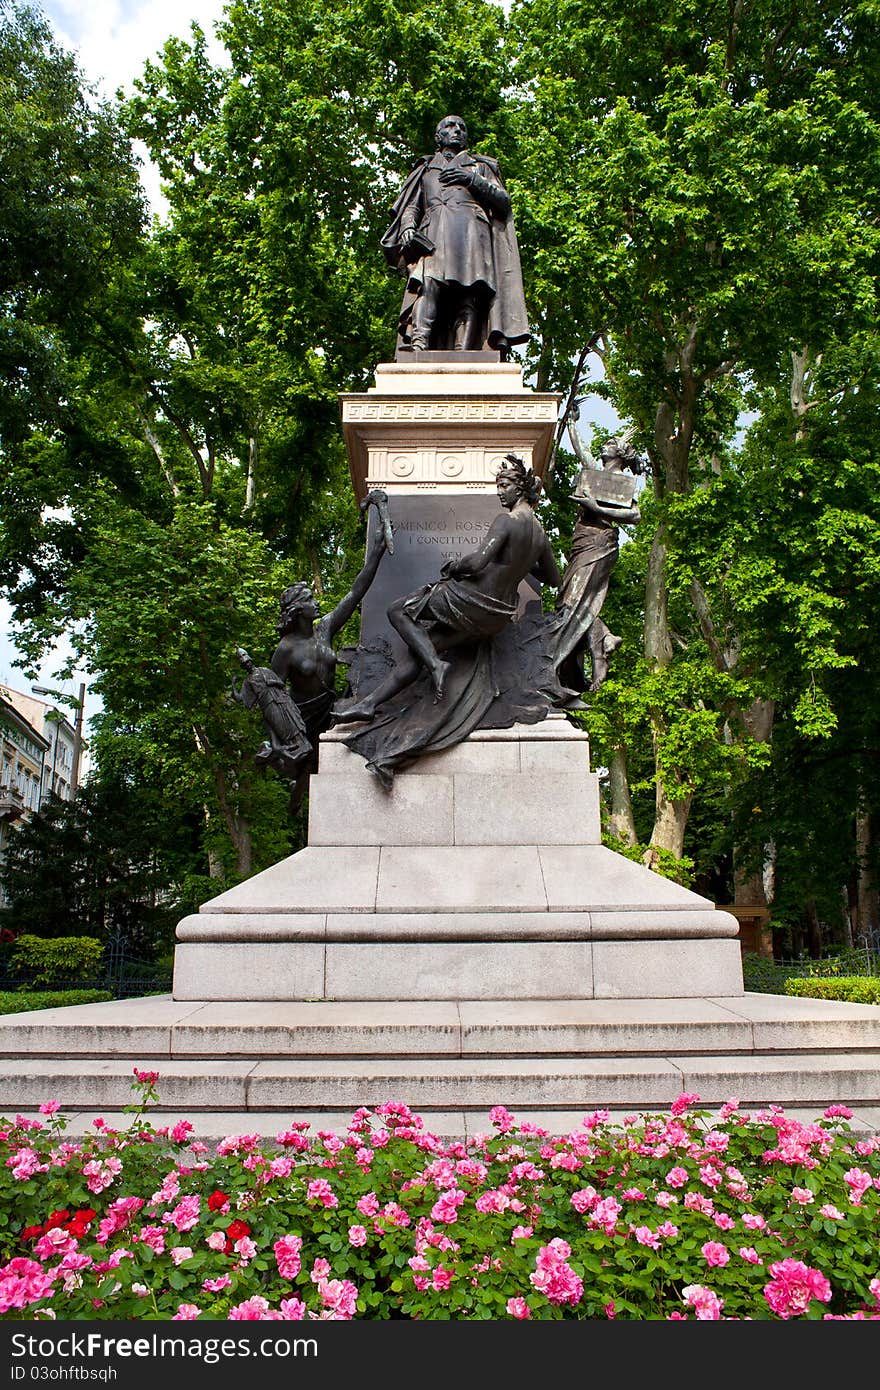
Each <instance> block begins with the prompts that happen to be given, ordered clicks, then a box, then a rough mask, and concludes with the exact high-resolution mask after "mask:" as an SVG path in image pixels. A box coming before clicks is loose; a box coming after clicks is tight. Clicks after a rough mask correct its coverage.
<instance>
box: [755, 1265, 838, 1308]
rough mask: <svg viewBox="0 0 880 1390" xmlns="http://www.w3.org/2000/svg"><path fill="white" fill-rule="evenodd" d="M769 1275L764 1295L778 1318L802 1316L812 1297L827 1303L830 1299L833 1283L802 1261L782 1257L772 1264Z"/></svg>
mask: <svg viewBox="0 0 880 1390" xmlns="http://www.w3.org/2000/svg"><path fill="white" fill-rule="evenodd" d="M770 1274H771V1276H772V1278H771V1282H770V1283H769V1284H765V1285H764V1297H765V1298H766V1300H767V1302H768V1303H769V1305H770V1307H771V1309H772V1310H773V1312H774V1313H775V1314H776V1316H777V1317H778V1318H783V1319H788V1318H793V1317H800V1315H801V1313H805V1312H806V1311H807V1308H808V1307H809V1304H810V1302H811V1301H812V1299H816V1300H817V1302H819V1303H827V1302H828V1301H829V1300H830V1298H831V1285H830V1284H829V1282H828V1280H827V1279H826V1278H825V1275H824V1274H822V1273H821V1271H820V1270H818V1269H810V1268H809V1266H808V1265H805V1264H804V1263H803V1262H802V1261H801V1260H793V1259H787V1260H779V1261H777V1263H776V1264H772V1265H771V1266H770Z"/></svg>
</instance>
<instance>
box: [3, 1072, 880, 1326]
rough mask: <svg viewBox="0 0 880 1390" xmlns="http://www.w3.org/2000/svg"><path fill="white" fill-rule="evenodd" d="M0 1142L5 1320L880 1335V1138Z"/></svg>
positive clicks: (503, 1129)
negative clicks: (511, 1322)
mask: <svg viewBox="0 0 880 1390" xmlns="http://www.w3.org/2000/svg"><path fill="white" fill-rule="evenodd" d="M135 1076H136V1080H135V1085H136V1087H137V1089H138V1091H139V1092H140V1097H141V1099H140V1102H139V1103H138V1105H136V1106H133V1107H131V1109H132V1110H133V1112H134V1118H133V1121H132V1124H131V1128H130V1129H126V1130H124V1131H115V1130H113V1129H111V1128H109V1127H108V1126H107V1125H105V1124H104V1122H103V1121H101V1120H97V1121H95V1132H94V1133H93V1134H90V1135H89V1136H87V1137H86V1138H84V1139H82V1140H78V1141H73V1140H69V1139H68V1138H67V1137H66V1134H65V1129H66V1121H65V1119H64V1117H63V1116H61V1115H60V1114H59V1113H58V1105H57V1102H54V1101H48V1102H46V1103H45V1104H44V1105H43V1106H41V1111H42V1113H43V1116H44V1120H43V1121H42V1122H37V1121H33V1120H27V1119H24V1118H22V1117H20V1116H18V1117H16V1119H15V1121H14V1122H10V1121H4V1122H2V1130H0V1150H2V1157H3V1166H2V1170H0V1171H2V1179H0V1181H2V1184H3V1207H2V1210H0V1261H2V1267H0V1313H2V1314H4V1315H5V1316H7V1317H12V1318H21V1317H27V1318H36V1317H41V1316H42V1317H59V1318H65V1319H72V1318H76V1319H88V1318H101V1319H107V1318H126V1319H128V1318H138V1319H172V1320H187V1319H197V1318H198V1319H203V1320H204V1319H216V1318H223V1319H231V1320H243V1319H246V1320H256V1319H292V1320H301V1319H315V1318H317V1319H334V1320H340V1319H348V1318H353V1317H359V1318H374V1319H384V1318H400V1317H404V1318H411V1319H490V1318H502V1319H503V1318H514V1319H525V1318H533V1319H553V1318H629V1319H663V1318H671V1319H689V1318H690V1319H697V1320H709V1319H712V1320H714V1319H719V1318H720V1319H726V1318H754V1319H785V1320H787V1319H791V1318H807V1319H816V1318H857V1319H862V1318H877V1317H880V1255H878V1234H880V1220H878V1213H880V1138H871V1139H863V1138H858V1137H856V1136H854V1135H853V1134H852V1133H851V1132H850V1129H849V1125H848V1123H847V1120H848V1118H849V1116H850V1112H849V1111H848V1110H847V1109H846V1107H844V1106H831V1107H830V1108H829V1109H828V1110H826V1111H825V1114H824V1116H823V1117H822V1118H821V1119H819V1120H817V1121H816V1122H815V1123H813V1124H807V1125H804V1124H801V1123H799V1122H798V1121H797V1120H795V1119H794V1118H790V1117H787V1116H786V1115H785V1114H784V1113H783V1111H782V1110H781V1109H779V1108H777V1107H772V1108H771V1109H770V1110H766V1111H760V1112H758V1113H757V1114H755V1115H753V1116H749V1115H747V1114H744V1113H741V1112H740V1110H739V1106H738V1102H736V1101H735V1100H731V1101H729V1102H728V1103H727V1104H726V1105H724V1106H723V1107H722V1109H721V1112H720V1115H719V1116H718V1117H717V1118H716V1119H715V1120H714V1121H713V1119H711V1118H710V1116H709V1114H708V1113H707V1112H704V1111H700V1110H697V1109H695V1108H694V1107H695V1106H696V1105H697V1104H698V1102H699V1097H697V1096H688V1095H683V1096H680V1097H679V1099H678V1100H677V1101H676V1102H675V1103H674V1104H673V1106H672V1107H671V1111H670V1113H669V1114H666V1115H654V1116H649V1117H642V1118H636V1117H632V1116H629V1117H627V1118H626V1119H624V1121H623V1122H622V1123H620V1124H617V1123H611V1121H610V1120H609V1117H608V1115H607V1112H602V1111H597V1112H594V1113H592V1114H589V1115H586V1116H585V1117H584V1120H583V1122H582V1124H581V1126H580V1127H579V1128H578V1129H576V1130H575V1131H574V1132H572V1133H571V1134H568V1135H565V1136H562V1137H553V1136H551V1135H550V1134H548V1133H547V1132H546V1131H544V1130H540V1129H538V1128H537V1127H535V1126H532V1125H529V1124H517V1122H516V1120H515V1118H514V1117H513V1116H512V1115H511V1114H509V1112H508V1111H507V1110H506V1109H505V1108H504V1107H503V1106H496V1107H495V1108H494V1109H493V1110H492V1112H491V1114H490V1117H489V1118H490V1122H491V1125H492V1132H491V1133H488V1134H486V1135H478V1136H476V1137H474V1138H473V1139H471V1140H469V1141H468V1142H467V1143H462V1142H457V1141H450V1140H443V1139H440V1138H438V1137H436V1136H434V1135H432V1134H431V1133H430V1131H429V1130H428V1129H427V1128H426V1127H425V1126H424V1124H423V1122H422V1120H421V1119H420V1118H419V1117H418V1116H414V1115H413V1114H411V1112H410V1111H409V1110H408V1109H407V1107H406V1106H405V1105H401V1104H397V1103H394V1102H389V1103H388V1104H386V1105H379V1106H376V1107H375V1109H374V1110H372V1111H369V1110H366V1109H361V1110H358V1111H356V1113H355V1114H354V1116H353V1117H352V1119H351V1121H350V1123H349V1127H348V1132H347V1134H346V1135H345V1136H344V1137H342V1136H336V1135H334V1134H332V1133H330V1132H328V1131H319V1132H318V1133H317V1134H314V1135H309V1134H307V1130H308V1128H309V1127H308V1125H307V1124H305V1123H291V1124H289V1125H287V1127H286V1128H285V1129H284V1130H283V1131H282V1132H281V1133H280V1134H279V1135H278V1136H277V1140H276V1142H275V1143H274V1144H273V1143H271V1142H267V1141H266V1140H263V1139H261V1138H260V1137H259V1136H257V1135H253V1134H250V1135H249V1134H239V1135H230V1136H229V1137H228V1138H226V1139H223V1140H222V1141H221V1142H220V1143H219V1144H218V1145H217V1146H216V1148H215V1149H214V1150H210V1149H209V1148H208V1147H207V1146H206V1145H205V1144H202V1143H193V1142H191V1141H190V1134H191V1133H192V1130H193V1126H192V1125H191V1124H190V1123H189V1122H188V1121H185V1120H184V1121H181V1122H180V1123H179V1124H177V1125H175V1126H174V1128H173V1129H171V1130H170V1131H169V1130H168V1129H167V1128H166V1129H154V1128H153V1127H152V1126H151V1125H150V1124H149V1123H148V1122H147V1121H146V1119H145V1117H144V1109H145V1106H146V1104H147V1103H148V1102H149V1101H151V1100H153V1099H155V1094H156V1093H155V1084H156V1079H157V1078H156V1076H155V1073H149V1072H136V1074H135Z"/></svg>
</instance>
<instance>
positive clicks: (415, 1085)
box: [0, 994, 880, 1138]
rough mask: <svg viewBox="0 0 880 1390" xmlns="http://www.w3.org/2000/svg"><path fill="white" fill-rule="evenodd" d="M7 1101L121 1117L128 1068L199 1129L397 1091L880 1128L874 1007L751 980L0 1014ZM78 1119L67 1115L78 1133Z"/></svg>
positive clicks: (549, 1119)
mask: <svg viewBox="0 0 880 1390" xmlns="http://www.w3.org/2000/svg"><path fill="white" fill-rule="evenodd" d="M0 1053H2V1055H3V1065H2V1068H0V1072H2V1075H0V1112H2V1113H4V1114H7V1115H9V1114H12V1113H14V1112H16V1111H20V1112H22V1113H28V1112H31V1113H32V1112H34V1111H35V1110H36V1108H37V1106H38V1105H39V1103H40V1101H42V1100H45V1099H49V1098H52V1099H58V1100H60V1101H61V1104H62V1107H63V1109H64V1110H65V1112H67V1113H70V1112H71V1111H72V1112H75V1114H76V1115H77V1118H78V1121H79V1127H80V1128H82V1127H85V1126H87V1125H88V1123H89V1121H90V1119H91V1117H93V1116H94V1115H96V1114H100V1115H102V1116H103V1117H104V1118H105V1119H106V1120H107V1121H108V1122H110V1123H113V1122H117V1121H118V1122H120V1123H121V1124H123V1125H124V1124H125V1122H126V1120H125V1117H124V1116H123V1115H122V1113H121V1112H122V1107H123V1106H124V1105H126V1104H127V1103H128V1102H129V1101H130V1099H131V1089H130V1083H131V1077H132V1070H133V1068H134V1067H135V1066H137V1067H146V1068H148V1069H151V1070H156V1071H158V1073H159V1093H160V1106H159V1108H158V1111H156V1112H154V1113H155V1114H156V1117H157V1118H156V1122H157V1123H165V1122H167V1121H168V1120H169V1119H172V1118H173V1119H176V1118H180V1117H184V1116H185V1117H188V1118H190V1119H191V1120H193V1122H194V1124H195V1126H196V1133H197V1134H198V1135H200V1136H202V1137H205V1138H212V1137H217V1136H219V1135H221V1134H225V1133H232V1132H241V1131H248V1132H261V1133H265V1134H267V1135H272V1134H275V1133H277V1132H278V1130H279V1129H281V1128H283V1127H284V1121H285V1120H286V1119H290V1118H300V1119H309V1120H310V1121H311V1122H313V1123H314V1124H316V1125H318V1126H319V1127H323V1128H334V1127H335V1128H340V1129H344V1127H345V1124H346V1122H347V1120H348V1118H349V1117H350V1115H351V1114H352V1112H353V1111H354V1110H355V1109H356V1108H357V1107H358V1106H359V1105H374V1104H377V1103H379V1102H381V1101H384V1100H389V1099H393V1100H401V1101H405V1102H406V1103H407V1104H408V1105H410V1106H411V1107H412V1108H413V1109H414V1110H415V1111H417V1112H418V1113H420V1114H422V1115H424V1117H425V1122H426V1124H427V1125H428V1127H430V1128H433V1129H435V1130H437V1131H438V1132H440V1133H446V1134H458V1135H462V1134H466V1133H473V1132H475V1131H477V1130H484V1129H486V1128H487V1127H488V1119H487V1116H488V1111H489V1108H490V1107H491V1106H492V1105H494V1104H497V1103H503V1104H505V1105H507V1106H509V1107H510V1108H511V1109H512V1110H513V1111H514V1113H515V1114H517V1116H518V1117H519V1118H521V1119H526V1118H528V1119H532V1120H535V1122H537V1123H540V1124H543V1125H544V1126H545V1127H546V1128H548V1129H550V1130H551V1132H564V1131H565V1130H567V1129H570V1128H573V1127H574V1126H575V1125H576V1124H577V1123H578V1122H579V1120H580V1119H581V1118H582V1116H583V1114H584V1113H585V1112H586V1111H587V1110H591V1109H595V1108H597V1107H603V1108H608V1109H611V1110H612V1111H615V1110H625V1111H626V1112H628V1113H630V1112H633V1111H642V1110H665V1109H667V1108H668V1106H669V1105H670V1103H671V1102H672V1101H673V1100H674V1099H675V1097H676V1096H677V1095H678V1094H679V1093H680V1092H681V1091H691V1092H696V1093H697V1094H698V1095H699V1096H701V1098H702V1100H703V1102H704V1103H705V1105H706V1107H707V1108H712V1107H713V1106H718V1105H720V1104H721V1103H722V1102H723V1101H725V1100H726V1099H728V1098H729V1097H731V1096H738V1097H739V1098H740V1100H741V1102H742V1104H743V1106H744V1107H745V1108H757V1107H760V1106H766V1105H770V1104H780V1105H784V1106H785V1107H786V1109H787V1110H792V1109H793V1110H794V1111H795V1113H800V1112H801V1111H803V1112H804V1113H807V1112H809V1117H810V1118H813V1117H815V1115H816V1114H819V1113H820V1112H821V1110H822V1109H824V1108H825V1106H827V1105H828V1104H830V1103H832V1102H834V1101H840V1102H844V1103H846V1104H848V1105H849V1106H851V1107H852V1108H853V1109H854V1110H855V1111H856V1121H857V1124H858V1126H859V1127H860V1128H861V1129H863V1130H866V1131H872V1130H880V1009H878V1008H876V1007H872V1006H869V1005H856V1004H835V1003H830V1002H826V1001H823V1000H815V999H790V998H785V997H782V996H778V995H764V994H743V995H737V996H734V997H723V996H722V997H714V998H694V999H615V1000H583V999H566V1000H563V999H558V1000H552V1001H540V1000H532V1001H526V1000H507V1001H485V1000H476V1001H458V1002H451V1001H450V1002H444V1001H419V1002H409V1003H407V1002H375V1001H373V1002H357V1001H351V1002H344V1003H327V1002H316V1003H311V1004H310V1003H280V1002H276V1003H256V1002H254V1003H248V1002H236V1003H223V1002H205V1001H185V1000H173V999H171V998H170V997H168V996H165V997H155V998H146V999H133V1000H126V1001H117V1002H115V1003H108V1004H89V1005H80V1006H77V1007H73V1008H64V1009H46V1010H43V1011H40V1012H33V1013H26V1014H15V1015H7V1016H6V1017H3V1018H0ZM76 1128H77V1126H76V1125H74V1130H75V1129H76Z"/></svg>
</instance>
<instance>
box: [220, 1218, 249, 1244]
mask: <svg viewBox="0 0 880 1390" xmlns="http://www.w3.org/2000/svg"><path fill="white" fill-rule="evenodd" d="M250 1233H251V1228H250V1226H249V1225H248V1223H247V1222H246V1221H238V1220H236V1221H230V1223H229V1225H228V1226H227V1227H226V1237H227V1239H228V1240H231V1241H236V1240H241V1238H242V1236H249V1235H250Z"/></svg>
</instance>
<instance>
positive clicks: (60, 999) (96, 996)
mask: <svg viewBox="0 0 880 1390" xmlns="http://www.w3.org/2000/svg"><path fill="white" fill-rule="evenodd" d="M112 998H113V995H112V993H111V992H110V990H109V989H40V990H0V1014H24V1013H30V1011H31V1010H32V1009H63V1008H66V1007H67V1006H68V1005H70V1004H106V1003H107V1001H108V1000H109V999H112Z"/></svg>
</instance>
